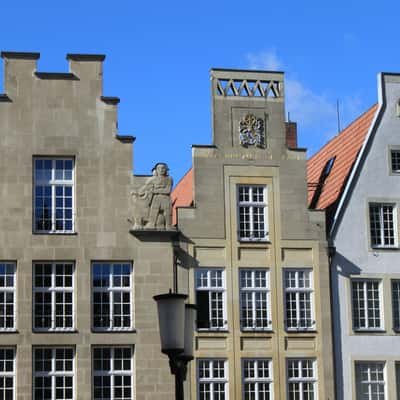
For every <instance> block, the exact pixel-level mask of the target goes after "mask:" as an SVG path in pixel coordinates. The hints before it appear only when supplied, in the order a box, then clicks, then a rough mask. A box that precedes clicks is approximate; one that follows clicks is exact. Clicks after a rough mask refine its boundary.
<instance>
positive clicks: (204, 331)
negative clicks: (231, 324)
mask: <svg viewBox="0 0 400 400" xmlns="http://www.w3.org/2000/svg"><path fill="white" fill-rule="evenodd" d="M197 333H198V334H202V333H212V334H215V333H222V334H227V333H229V330H228V329H203V328H202V329H197Z"/></svg>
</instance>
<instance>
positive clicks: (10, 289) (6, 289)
mask: <svg viewBox="0 0 400 400" xmlns="http://www.w3.org/2000/svg"><path fill="white" fill-rule="evenodd" d="M2 267H3V268H4V275H3V282H4V285H3V286H0V293H1V294H2V295H3V299H4V301H3V304H2V305H1V306H0V307H1V308H2V310H3V315H2V316H1V319H2V320H3V321H4V325H6V319H7V318H11V317H10V315H11V316H12V321H13V326H12V327H6V326H3V327H1V328H0V332H15V331H16V329H17V317H16V316H17V311H16V308H17V301H16V296H17V293H16V288H17V283H16V280H17V273H16V270H17V269H16V263H15V262H9V261H1V262H0V268H2ZM8 267H12V269H13V274H12V275H13V284H12V285H8V284H7V283H8V282H7V280H8V279H7V278H8V275H9V274H8V273H7V272H6V270H7V268H8ZM10 293H11V294H12V298H13V301H12V307H13V312H12V314H7V306H8V304H10V303H9V302H7V295H9V294H10Z"/></svg>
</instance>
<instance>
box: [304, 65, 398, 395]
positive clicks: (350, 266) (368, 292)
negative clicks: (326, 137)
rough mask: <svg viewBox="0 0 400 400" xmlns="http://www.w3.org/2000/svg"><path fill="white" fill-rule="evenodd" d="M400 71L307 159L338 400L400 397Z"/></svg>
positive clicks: (381, 81) (386, 77)
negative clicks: (325, 260) (321, 219)
mask: <svg viewBox="0 0 400 400" xmlns="http://www.w3.org/2000/svg"><path fill="white" fill-rule="evenodd" d="M399 99H400V75H398V74H390V73H382V74H380V75H379V78H378V104H377V105H376V106H373V107H372V108H371V109H369V110H368V111H367V112H366V113H365V114H363V115H362V116H360V117H359V118H358V119H357V120H356V121H354V122H353V123H352V124H350V126H349V127H348V128H346V129H345V130H344V131H343V132H342V133H340V134H339V135H338V136H336V137H335V138H334V139H333V140H332V141H331V142H329V143H328V144H327V145H326V146H324V147H323V148H322V149H321V150H320V151H319V152H318V153H317V154H316V155H314V156H313V157H312V158H311V159H310V160H309V161H308V180H309V185H311V187H310V189H311V190H310V194H309V204H310V207H311V208H326V209H327V211H328V217H329V223H328V235H329V241H330V245H331V279H332V283H331V286H332V310H333V328H334V330H333V337H334V351H335V372H336V389H337V399H338V400H345V399H346V400H351V399H357V400H372V399H374V400H376V399H378V400H390V399H398V398H400V364H399V363H400V351H399V350H398V349H399V348H400V336H399V330H400V324H399V321H400V269H399V262H400V258H399V232H400V231H399V219H398V209H399V206H400V200H399V199H400V184H399V179H400V173H399V172H400V162H399V160H400V137H399V131H400V107H399Z"/></svg>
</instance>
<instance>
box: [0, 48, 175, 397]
mask: <svg viewBox="0 0 400 400" xmlns="http://www.w3.org/2000/svg"><path fill="white" fill-rule="evenodd" d="M2 57H3V60H4V77H5V80H4V90H5V94H4V95H2V96H0V102H1V104H0V140H1V145H0V187H1V200H0V204H1V207H0V209H1V211H0V263H2V262H10V261H11V262H13V263H15V265H16V299H14V300H15V301H14V303H15V306H16V324H15V330H14V331H10V332H7V333H4V334H1V332H0V350H1V348H2V347H4V346H7V347H11V348H13V349H14V350H15V354H16V361H15V389H16V390H15V392H16V399H18V400H28V399H32V398H33V390H34V387H33V386H34V382H33V379H32V376H33V371H32V366H33V352H34V349H37V348H39V347H40V348H41V347H47V346H50V347H68V346H70V347H72V348H73V349H74V351H75V366H74V367H75V371H74V391H75V397H74V398H77V399H82V400H84V399H85V400H89V399H91V398H93V394H92V384H91V382H92V372H93V363H92V355H93V350H94V349H95V348H96V347H99V346H103V347H112V346H114V348H116V347H118V346H125V347H130V348H131V349H132V350H133V359H132V369H133V370H134V371H136V373H135V375H134V377H133V382H132V384H133V387H134V398H136V399H138V400H139V399H152V400H154V399H160V400H161V399H170V398H172V397H173V385H172V383H173V379H172V377H171V376H170V373H169V370H168V363H167V361H166V358H165V357H164V356H162V355H161V353H160V342H159V337H158V323H157V316H156V304H155V302H154V301H153V299H152V295H154V294H159V293H163V292H165V291H167V290H168V288H169V287H171V285H172V258H173V257H172V246H171V244H170V243H169V242H166V243H157V244H154V243H151V242H150V243H140V242H139V241H138V240H137V239H136V238H135V237H133V236H132V235H131V234H130V233H129V227H130V225H129V223H128V221H127V218H128V217H129V210H130V191H131V190H132V184H133V178H132V143H133V141H134V138H132V137H127V136H123V137H120V136H119V135H118V130H117V104H118V101H119V100H118V99H117V98H114V97H103V93H102V84H103V75H102V61H103V60H104V56H96V55H77V54H70V55H68V56H67V59H68V62H69V71H70V72H69V73H44V72H38V71H37V66H36V63H37V59H38V58H39V54H37V53H10V52H4V53H2ZM44 158H49V159H53V160H55V159H63V158H64V159H65V158H68V159H72V160H73V162H74V176H73V193H74V195H73V197H74V208H73V213H74V216H73V220H74V229H73V230H72V232H69V233H41V232H35V229H36V227H35V224H34V221H33V219H34V214H35V210H34V209H33V204H34V201H35V198H34V188H33V176H34V161H35V160H36V159H44ZM53 222H54V221H53ZM168 260H171V261H170V264H168ZM36 262H46V263H50V262H71V263H73V264H74V270H75V272H74V277H73V281H74V288H73V302H74V309H75V312H74V317H73V319H74V322H73V330H71V331H68V332H64V331H62V330H60V331H59V330H57V329H55V330H53V331H52V332H40V333H39V332H37V331H35V329H33V323H34V317H33V294H32V288H33V285H35V282H33V278H32V276H33V264H34V263H36ZM93 262H108V263H112V262H114V263H118V262H119V263H121V262H126V263H129V264H132V266H133V272H132V275H131V278H132V279H133V281H134V285H132V289H131V290H130V292H129V293H130V296H131V300H130V301H131V306H132V308H133V315H132V316H133V324H131V329H125V330H124V329H120V330H118V329H116V331H114V330H112V329H111V331H110V332H97V331H95V330H94V329H93V313H92V311H91V305H92V299H91V297H92V294H91V293H92V279H93V276H92V273H91V271H92V263H93ZM52 318H53V316H52Z"/></svg>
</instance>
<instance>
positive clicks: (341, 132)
mask: <svg viewBox="0 0 400 400" xmlns="http://www.w3.org/2000/svg"><path fill="white" fill-rule="evenodd" d="M377 104H378V103H374V104H372V106H370V107H368V109H367V110H365V111H364V112H363V113H361V114H360V115H359V116H358V117H357V118H356V119H354V120H353V121H351V122H350V123H349V124H348V125H347V126H346V127H345V128H343V129H342V130H341V131H340V132H339V133H338V134H337V135H335V136H334V137H333V138H332V139H330V140H328V141H327V142H326V143H325V144H324V145H323V146H322V147H321V148H320V149H319V150H317V151H316V152H315V153H314V154H313V155H312V156H311V157H310V158H309V159H308V160H307V161H311V160H312V159H313V158H314V157H316V156H317V154H319V153H320V152H321V151H322V149H324V148H325V147H326V146H328V145H329V144H330V143H331V142H332V141H333V140H335V139H336V138H337V137H338V136H340V135H342V134H343V133H344V131H345V130H346V129H347V128H349V127H350V126H351V125H353V124H355V123H356V122H357V121H358V120H360V119H361V118H363V117H364V116H365V114H367V113H369V112H370V111H371V110H372V109H373V108H374V107H376V106H377ZM371 126H372V124H371Z"/></svg>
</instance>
